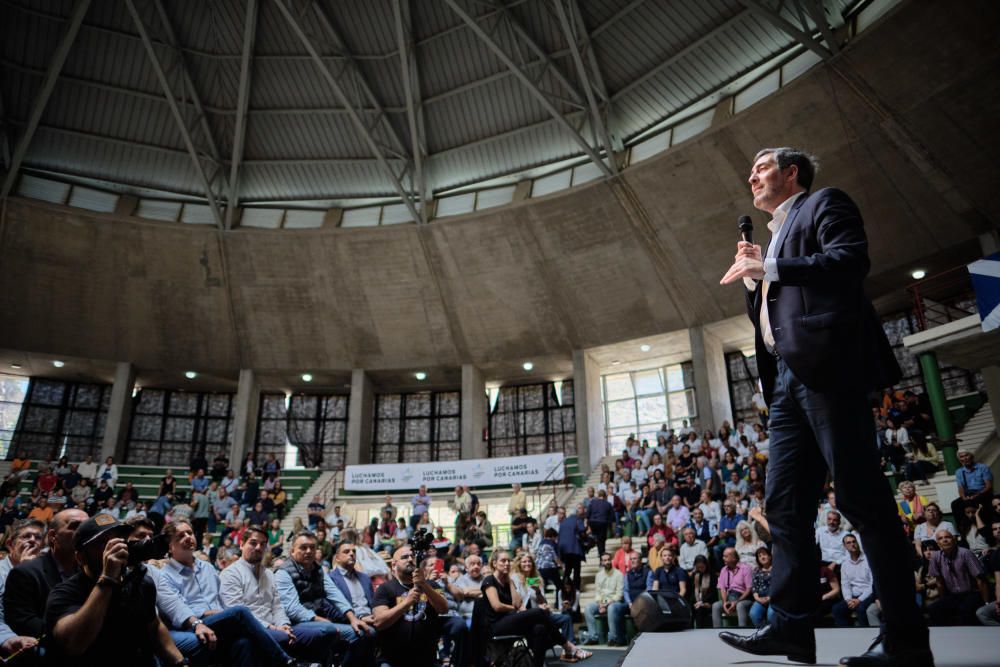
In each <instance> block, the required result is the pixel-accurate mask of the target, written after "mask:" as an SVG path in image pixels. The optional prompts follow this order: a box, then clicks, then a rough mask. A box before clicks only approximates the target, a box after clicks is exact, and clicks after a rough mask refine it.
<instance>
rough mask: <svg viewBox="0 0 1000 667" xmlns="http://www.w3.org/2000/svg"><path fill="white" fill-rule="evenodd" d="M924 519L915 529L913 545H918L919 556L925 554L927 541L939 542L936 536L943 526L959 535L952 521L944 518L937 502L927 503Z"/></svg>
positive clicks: (953, 533)
mask: <svg viewBox="0 0 1000 667" xmlns="http://www.w3.org/2000/svg"><path fill="white" fill-rule="evenodd" d="M924 519H925V521H924V522H923V523H921V524H919V525H918V526H917V528H916V530H914V531H913V545H914V547H916V550H917V555H918V556H923V553H924V552H923V549H924V546H925V544H924V543H925V542H926V543H931V544H934V545H936V544H937V541H936V540H935V538H934V536H935V535H936V534H937V532H938V531H939V530H941V529H942V528H944V529H946V530H947V531H948V532H950V533H951V534H952V535H958V531H957V530H955V526H953V525H952V524H951V522H949V521H944V520H943V515H942V514H941V507H940V505H938V504H937V503H927V505H925V506H924Z"/></svg>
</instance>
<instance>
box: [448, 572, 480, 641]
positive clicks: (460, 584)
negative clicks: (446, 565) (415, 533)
mask: <svg viewBox="0 0 1000 667" xmlns="http://www.w3.org/2000/svg"><path fill="white" fill-rule="evenodd" d="M484 579H486V576H485V575H484V574H483V559H482V558H481V557H480V556H478V555H474V556H467V557H466V559H465V574H462V575H460V576H459V577H458V578H457V579H455V581H453V582H451V584H450V585H449V586H448V590H449V591H450V592H451V594H452V595H453V596H454V598H455V600H456V601H457V602H458V613H459V615H460V616H461V617H462V618H463V619H464V620H465V625H466V627H471V626H472V608H473V606H475V602H476V600H478V599H479V598H481V597H482V596H483V590H482V586H483V580H484Z"/></svg>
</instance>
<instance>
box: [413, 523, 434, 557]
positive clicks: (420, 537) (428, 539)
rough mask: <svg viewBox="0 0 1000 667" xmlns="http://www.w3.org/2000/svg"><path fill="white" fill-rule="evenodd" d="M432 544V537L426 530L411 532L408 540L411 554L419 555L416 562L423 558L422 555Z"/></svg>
mask: <svg viewBox="0 0 1000 667" xmlns="http://www.w3.org/2000/svg"><path fill="white" fill-rule="evenodd" d="M433 542H434V536H433V535H431V533H430V532H429V531H428V530H427V529H426V528H421V529H420V530H415V531H413V534H412V535H411V536H410V539H409V545H410V547H411V548H412V549H413V553H414V554H418V555H419V558H418V560H419V559H420V558H423V557H424V555H425V554H426V553H427V552H428V551H429V550H430V549H431V545H432V543H433Z"/></svg>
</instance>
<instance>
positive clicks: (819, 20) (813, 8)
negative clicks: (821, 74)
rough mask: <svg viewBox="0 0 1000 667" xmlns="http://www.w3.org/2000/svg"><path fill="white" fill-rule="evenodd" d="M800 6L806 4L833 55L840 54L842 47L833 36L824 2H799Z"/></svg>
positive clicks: (810, 0) (802, 0)
mask: <svg viewBox="0 0 1000 667" xmlns="http://www.w3.org/2000/svg"><path fill="white" fill-rule="evenodd" d="M798 2H799V4H800V5H802V4H804V5H805V6H806V11H807V12H809V15H810V16H811V17H812V20H813V23H815V24H816V27H817V28H819V32H820V34H821V35H823V41H825V42H826V45H827V47H828V48H829V49H830V52H831V53H832V54H833V55H837V54H838V53H840V45H839V44H837V38H836V37H834V35H833V30H831V29H830V24H829V22H828V21H827V20H826V12H825V10H824V8H823V0H798Z"/></svg>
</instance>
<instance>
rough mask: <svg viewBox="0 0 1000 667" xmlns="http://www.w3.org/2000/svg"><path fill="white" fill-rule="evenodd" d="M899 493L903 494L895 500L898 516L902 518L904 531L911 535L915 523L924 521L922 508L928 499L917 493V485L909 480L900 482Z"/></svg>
mask: <svg viewBox="0 0 1000 667" xmlns="http://www.w3.org/2000/svg"><path fill="white" fill-rule="evenodd" d="M899 493H900V494H901V495H902V496H903V497H902V499H900V500H897V501H896V507H897V508H898V510H899V518H900V519H902V520H903V524H904V526H905V527H906V533H907V534H908V535H913V531H914V529H915V528H916V527H917V524H919V523H923V522H924V510H925V509H926V508H927V505H928V500H927V498H925V497H924V496H920V495H917V487H916V486H914V484H913V482H911V481H905V482H900V483H899Z"/></svg>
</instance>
